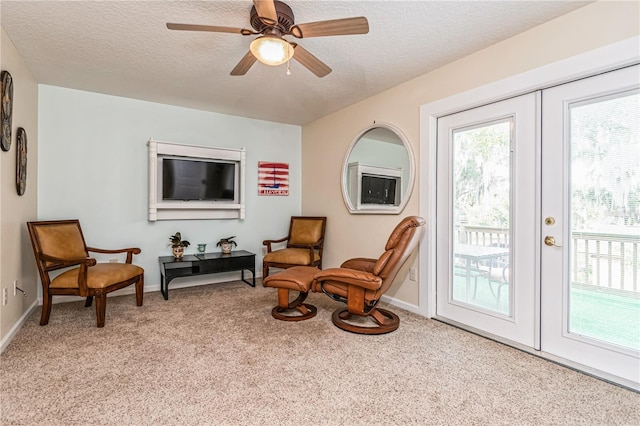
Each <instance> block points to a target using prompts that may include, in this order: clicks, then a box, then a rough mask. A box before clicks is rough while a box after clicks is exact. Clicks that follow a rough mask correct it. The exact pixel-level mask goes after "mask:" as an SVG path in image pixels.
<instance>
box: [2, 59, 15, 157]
mask: <svg viewBox="0 0 640 426" xmlns="http://www.w3.org/2000/svg"><path fill="white" fill-rule="evenodd" d="M0 80H2V88H1V89H2V90H0V92H1V93H2V105H1V106H0V127H1V131H0V147H2V150H3V151H9V148H11V116H12V115H13V114H12V113H13V78H11V74H9V71H2V73H1V74H0Z"/></svg>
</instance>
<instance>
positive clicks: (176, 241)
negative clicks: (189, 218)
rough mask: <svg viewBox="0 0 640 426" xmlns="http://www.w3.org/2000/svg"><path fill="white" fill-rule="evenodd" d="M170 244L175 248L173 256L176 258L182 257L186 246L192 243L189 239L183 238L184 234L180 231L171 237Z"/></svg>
mask: <svg viewBox="0 0 640 426" xmlns="http://www.w3.org/2000/svg"><path fill="white" fill-rule="evenodd" d="M169 245H170V246H171V247H172V248H173V257H175V258H176V259H182V256H184V248H185V247H189V246H190V245H191V243H190V242H189V241H187V240H183V239H182V235H180V233H179V232H176V233H175V234H174V235H172V236H170V237H169Z"/></svg>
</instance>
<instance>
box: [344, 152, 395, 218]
mask: <svg viewBox="0 0 640 426" xmlns="http://www.w3.org/2000/svg"><path fill="white" fill-rule="evenodd" d="M402 174H403V172H402V168H392V167H381V166H372V165H368V164H362V163H360V162H354V163H349V166H348V181H349V194H350V198H351V203H352V205H353V206H355V208H356V209H357V210H377V211H384V210H390V211H395V210H397V209H398V206H399V205H400V194H401V192H402ZM365 178H369V181H370V182H369V185H371V186H369V187H367V185H366V184H365V182H364V181H365ZM391 182H393V185H390V183H391ZM376 183H377V184H376ZM390 189H392V190H393V192H392V193H389V190H390ZM375 191H379V192H380V193H379V194H377V195H378V196H377V197H376V196H373V197H372V198H374V199H375V198H378V199H379V200H378V201H373V200H367V195H366V194H365V192H368V193H369V194H371V193H372V192H375ZM382 200H384V201H382Z"/></svg>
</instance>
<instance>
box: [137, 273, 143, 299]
mask: <svg viewBox="0 0 640 426" xmlns="http://www.w3.org/2000/svg"><path fill="white" fill-rule="evenodd" d="M143 290H144V275H140V279H139V280H138V281H136V306H142V298H143V295H144V291H143Z"/></svg>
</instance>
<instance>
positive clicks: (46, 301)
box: [40, 294, 51, 325]
mask: <svg viewBox="0 0 640 426" xmlns="http://www.w3.org/2000/svg"><path fill="white" fill-rule="evenodd" d="M49 315H51V295H50V294H47V295H45V296H44V297H43V298H42V315H41V316H40V325H47V324H49Z"/></svg>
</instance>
